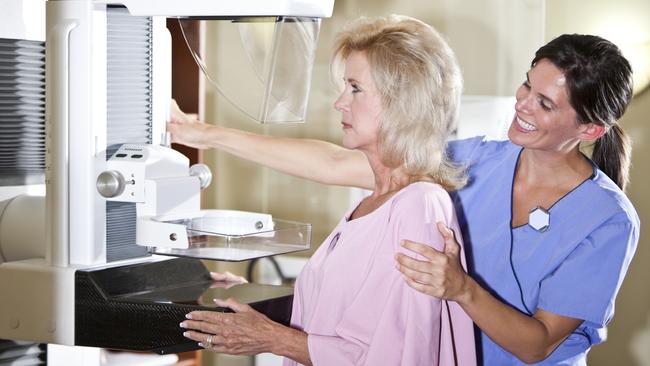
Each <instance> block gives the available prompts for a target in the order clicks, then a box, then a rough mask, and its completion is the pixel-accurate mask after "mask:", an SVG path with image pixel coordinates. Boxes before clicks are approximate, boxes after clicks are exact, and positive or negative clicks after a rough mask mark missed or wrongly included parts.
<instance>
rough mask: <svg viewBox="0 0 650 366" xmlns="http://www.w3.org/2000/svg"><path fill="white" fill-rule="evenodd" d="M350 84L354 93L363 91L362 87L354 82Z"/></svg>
mask: <svg viewBox="0 0 650 366" xmlns="http://www.w3.org/2000/svg"><path fill="white" fill-rule="evenodd" d="M350 86H351V87H352V93H358V92H360V91H361V89H359V87H358V86H356V85H354V84H352V85H350Z"/></svg>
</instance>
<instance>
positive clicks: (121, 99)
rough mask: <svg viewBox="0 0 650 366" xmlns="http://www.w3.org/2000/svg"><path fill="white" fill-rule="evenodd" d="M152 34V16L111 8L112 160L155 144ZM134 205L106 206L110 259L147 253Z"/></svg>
mask: <svg viewBox="0 0 650 366" xmlns="http://www.w3.org/2000/svg"><path fill="white" fill-rule="evenodd" d="M152 32H153V23H152V19H151V18H150V17H135V16H132V15H130V14H129V13H128V11H127V10H126V8H124V7H112V6H111V7H108V8H107V50H106V52H107V60H106V62H107V146H108V148H107V149H106V155H107V158H108V157H110V156H111V155H113V153H114V152H115V151H116V150H117V149H118V148H119V147H120V146H121V145H122V144H126V143H134V144H145V143H151V129H152V90H151V75H152V68H151V65H152V50H151V45H152ZM135 215H136V208H135V204H134V203H120V202H107V204H106V259H107V261H109V262H112V261H117V260H121V259H128V258H135V257H141V256H144V255H147V249H146V248H145V247H140V246H137V245H136V244H135V226H136V216H135Z"/></svg>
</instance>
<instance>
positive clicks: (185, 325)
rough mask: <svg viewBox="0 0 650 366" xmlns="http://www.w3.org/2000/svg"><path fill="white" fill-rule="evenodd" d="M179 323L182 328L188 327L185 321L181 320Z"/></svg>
mask: <svg viewBox="0 0 650 366" xmlns="http://www.w3.org/2000/svg"><path fill="white" fill-rule="evenodd" d="M179 325H180V327H181V328H187V323H185V322H181V323H180V324H179Z"/></svg>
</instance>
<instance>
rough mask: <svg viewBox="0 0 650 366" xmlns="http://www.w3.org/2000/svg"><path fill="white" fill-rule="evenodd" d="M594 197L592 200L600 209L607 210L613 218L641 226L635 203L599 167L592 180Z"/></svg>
mask: <svg viewBox="0 0 650 366" xmlns="http://www.w3.org/2000/svg"><path fill="white" fill-rule="evenodd" d="M590 184H591V186H592V192H593V197H592V199H591V200H590V201H591V202H592V204H593V205H596V206H598V207H599V210H607V212H609V214H610V217H611V220H616V221H628V222H630V224H631V225H632V226H633V227H636V228H637V229H638V227H639V226H640V219H639V216H638V214H637V212H636V209H635V208H634V205H633V204H632V202H631V201H630V199H629V198H628V197H627V195H626V194H625V192H623V191H622V190H621V189H620V188H619V187H618V186H617V185H616V183H614V182H613V181H612V180H611V179H610V178H609V177H608V176H607V175H606V174H605V173H603V172H602V171H601V170H599V169H597V170H596V173H595V176H594V178H593V179H591V180H590Z"/></svg>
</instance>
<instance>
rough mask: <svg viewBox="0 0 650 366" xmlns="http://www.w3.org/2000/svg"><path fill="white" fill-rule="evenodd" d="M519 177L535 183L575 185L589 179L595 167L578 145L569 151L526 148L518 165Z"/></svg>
mask: <svg viewBox="0 0 650 366" xmlns="http://www.w3.org/2000/svg"><path fill="white" fill-rule="evenodd" d="M517 173H518V174H517V175H518V179H521V180H523V181H524V182H528V183H531V184H534V185H544V186H559V185H574V184H576V182H581V181H583V180H585V179H587V178H588V177H589V176H591V174H592V173H593V168H592V166H591V164H590V163H589V161H588V160H587V159H586V158H585V156H584V155H582V153H580V151H579V150H578V147H577V146H576V148H575V149H573V150H571V151H570V152H568V153H558V152H548V151H540V150H530V149H525V148H524V150H523V151H522V153H521V157H520V159H519V165H518V167H517Z"/></svg>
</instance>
